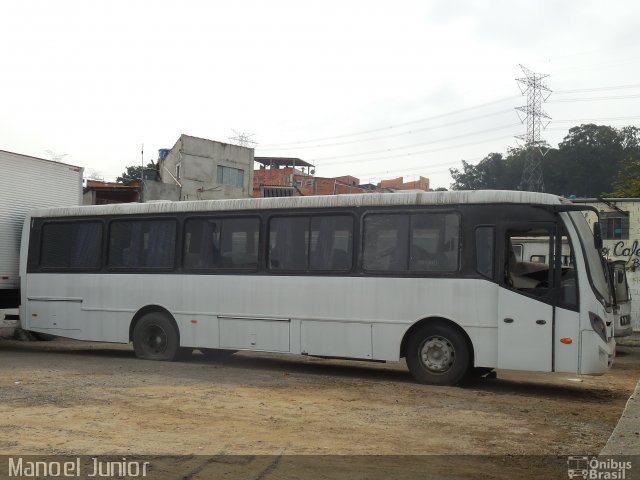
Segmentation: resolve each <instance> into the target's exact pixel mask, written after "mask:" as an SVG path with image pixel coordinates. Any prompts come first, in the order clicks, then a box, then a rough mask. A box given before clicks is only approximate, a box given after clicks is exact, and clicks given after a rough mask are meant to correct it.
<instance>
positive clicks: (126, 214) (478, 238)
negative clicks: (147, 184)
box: [20, 191, 615, 385]
mask: <svg viewBox="0 0 640 480" xmlns="http://www.w3.org/2000/svg"><path fill="white" fill-rule="evenodd" d="M585 208H589V207H584V206H576V205H572V204H571V203H570V202H568V201H566V200H563V199H561V198H559V197H557V196H554V195H548V194H541V193H531V192H508V191H475V192H433V193H412V194H367V195H341V196H322V197H320V196H317V197H294V198H266V199H239V200H217V201H198V202H176V203H153V204H120V205H105V206H91V207H74V208H56V209H46V210H37V211H34V212H32V213H31V215H30V217H29V218H28V219H27V221H26V223H25V227H24V231H23V239H22V251H21V282H22V283H21V300H22V304H21V312H20V313H21V318H22V319H23V328H25V329H27V330H31V331H35V332H43V333H49V334H53V335H59V336H64V337H69V338H75V339H81V340H91V341H103V342H122V343H128V342H133V346H134V349H135V353H136V355H137V356H138V357H140V358H144V359H153V360H174V359H176V358H178V357H179V356H180V355H181V354H182V353H184V352H191V351H192V350H193V349H200V350H202V351H203V352H204V353H214V354H215V353H216V352H220V351H221V350H227V351H231V352H232V351H237V350H249V351H266V352H278V353H293V354H302V355H313V356H320V357H340V358H353V359H362V360H377V361H399V360H400V359H401V358H403V357H404V358H405V359H406V362H407V365H408V368H409V370H410V372H411V373H412V375H413V376H414V378H415V379H416V380H417V381H418V382H421V383H429V384H441V385H453V384H456V383H457V382H459V381H460V380H461V379H462V378H463V377H464V376H465V375H466V374H469V373H471V372H474V371H478V370H482V369H484V370H487V369H493V368H500V369H513V370H529V371H540V372H571V373H579V374H596V375H597V374H602V373H604V372H606V371H607V369H608V368H609V367H610V366H611V363H612V361H613V355H614V348H615V343H614V341H613V338H612V325H611V322H612V318H613V313H612V297H611V292H610V288H609V283H608V281H607V279H606V277H605V271H604V269H603V264H602V262H601V257H600V255H599V253H598V249H597V248H596V246H595V245H597V244H598V241H597V239H596V240H594V234H593V233H592V231H591V230H590V229H589V226H588V224H587V222H586V220H585V218H584V216H583V214H582V213H581V212H580V211H579V210H584V209H585ZM596 236H597V235H596ZM522 237H527V238H531V237H534V238H537V239H538V240H540V241H546V245H547V250H548V252H549V255H550V258H555V259H556V260H554V261H553V262H550V263H549V264H548V265H546V266H545V265H543V267H545V268H537V269H534V271H532V272H530V271H527V269H526V268H524V269H522V268H520V267H521V265H520V264H521V262H518V261H517V259H516V257H515V255H514V252H513V247H512V243H513V242H512V239H515V238H522ZM563 241H564V242H567V244H568V245H569V246H570V252H569V255H570V256H571V257H572V261H571V262H570V264H571V266H565V265H563V264H562V262H561V255H556V254H555V252H557V251H561V248H562V247H561V245H562V243H563Z"/></svg>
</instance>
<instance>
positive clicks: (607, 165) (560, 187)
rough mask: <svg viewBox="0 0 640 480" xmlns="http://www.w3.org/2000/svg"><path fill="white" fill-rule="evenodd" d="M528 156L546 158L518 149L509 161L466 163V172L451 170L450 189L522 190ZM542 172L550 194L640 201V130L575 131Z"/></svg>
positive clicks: (494, 156) (494, 158) (490, 158)
mask: <svg viewBox="0 0 640 480" xmlns="http://www.w3.org/2000/svg"><path fill="white" fill-rule="evenodd" d="M528 154H535V155H542V154H541V153H540V152H538V151H537V150H536V151H527V150H526V149H522V148H518V149H512V150H509V151H508V152H507V155H506V156H503V155H502V154H499V153H490V154H489V155H487V156H486V157H485V158H484V159H483V160H482V161H480V163H478V164H477V165H472V164H470V163H467V162H465V161H464V160H463V162H462V169H461V170H459V169H455V168H452V169H450V172H451V176H452V177H453V180H454V183H453V184H452V185H451V188H452V189H454V190H478V189H508V190H517V189H518V188H519V185H520V181H521V177H522V170H523V167H524V162H525V158H526V156H527V155H528ZM542 170H543V176H544V183H545V191H546V192H549V193H555V194H558V195H565V196H570V195H576V196H578V197H597V196H599V195H602V194H603V192H612V191H613V195H616V196H640V129H638V128H637V127H624V128H620V129H616V128H613V127H609V126H604V125H594V124H584V125H580V126H578V127H573V128H571V129H570V130H569V133H568V134H567V136H566V137H565V138H564V140H563V141H562V142H560V144H559V145H558V148H553V149H549V151H548V152H547V153H546V155H545V156H543V157H542ZM632 192H635V193H632ZM609 195H611V194H609Z"/></svg>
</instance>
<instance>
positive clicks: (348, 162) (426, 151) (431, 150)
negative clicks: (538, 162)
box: [316, 135, 513, 168]
mask: <svg viewBox="0 0 640 480" xmlns="http://www.w3.org/2000/svg"><path fill="white" fill-rule="evenodd" d="M512 137H513V135H503V136H501V137H494V138H487V139H484V140H479V141H475V142H466V143H459V144H456V145H449V146H446V147H438V148H431V149H429V150H418V151H416V152H407V153H401V154H399V155H385V156H384V157H379V158H365V159H361V160H347V161H345V162H328V163H322V164H317V163H316V167H318V168H319V167H324V166H326V165H338V164H340V165H351V164H354V163H366V162H376V161H380V160H390V159H393V158H406V157H411V156H414V155H422V154H425V153H434V152H442V151H447V150H456V149H458V148H462V147H470V146H473V145H481V144H483V143H489V142H497V141H500V140H506V139H508V138H512Z"/></svg>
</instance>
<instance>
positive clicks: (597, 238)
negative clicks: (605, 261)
mask: <svg viewBox="0 0 640 480" xmlns="http://www.w3.org/2000/svg"><path fill="white" fill-rule="evenodd" d="M593 246H594V247H596V250H598V251H600V250H602V231H601V230H600V222H595V223H594V224H593Z"/></svg>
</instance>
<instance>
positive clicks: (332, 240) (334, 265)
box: [309, 216, 353, 270]
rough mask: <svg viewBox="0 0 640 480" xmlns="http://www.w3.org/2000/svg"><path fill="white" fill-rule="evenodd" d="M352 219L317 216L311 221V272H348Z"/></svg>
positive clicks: (350, 256) (350, 255)
mask: <svg viewBox="0 0 640 480" xmlns="http://www.w3.org/2000/svg"><path fill="white" fill-rule="evenodd" d="M352 245H353V218H351V217H348V216H327V217H324V216H318V217H313V218H312V219H311V247H310V259H309V268H310V269H311V270H350V269H351V262H352Z"/></svg>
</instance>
